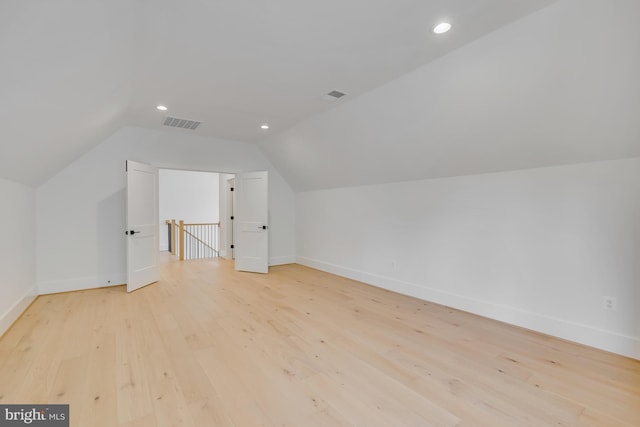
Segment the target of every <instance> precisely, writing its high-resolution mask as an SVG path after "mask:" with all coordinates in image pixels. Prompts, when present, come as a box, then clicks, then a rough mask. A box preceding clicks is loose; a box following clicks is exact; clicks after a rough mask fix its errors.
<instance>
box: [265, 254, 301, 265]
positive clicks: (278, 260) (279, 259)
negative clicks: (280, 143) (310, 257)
mask: <svg viewBox="0 0 640 427" xmlns="http://www.w3.org/2000/svg"><path fill="white" fill-rule="evenodd" d="M295 263H296V256H295V255H287V256H276V257H271V258H269V265H271V266H273V265H284V264H295Z"/></svg>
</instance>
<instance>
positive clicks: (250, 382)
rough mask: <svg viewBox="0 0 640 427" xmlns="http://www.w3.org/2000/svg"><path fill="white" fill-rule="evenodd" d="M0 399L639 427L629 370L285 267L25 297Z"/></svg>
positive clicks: (208, 415) (112, 417) (207, 271)
mask: <svg viewBox="0 0 640 427" xmlns="http://www.w3.org/2000/svg"><path fill="white" fill-rule="evenodd" d="M0 403H69V404H70V405H71V406H70V409H71V425H72V426H77V427H101V426H118V427H161V426H162V427H164V426H237V427H245V426H305V427H306V426H310V427H313V426H367V427H373V426H461V427H462V426H491V427H498V426H509V427H511V426H551V425H553V426H640V362H639V361H635V360H632V359H628V358H624V357H621V356H617V355H613V354H609V353H606V352H602V351H599V350H595V349H592V348H588V347H583V346H580V345H577V344H572V343H568V342H565V341H562V340H558V339H555V338H551V337H548V336H544V335H540V334H536V333H533V332H530V331H526V330H523V329H519V328H516V327H513V326H509V325H505V324H502V323H499V322H495V321H492V320H487V319H483V318H481V317H478V316H474V315H471V314H468V313H464V312H460V311H457V310H453V309H450V308H447V307H443V306H438V305H435V304H431V303H427V302H424V301H420V300H417V299H414V298H410V297H406V296H402V295H398V294H394V293H392V292H387V291H384V290H381V289H377V288H374V287H371V286H367V285H364V284H362V283H358V282H355V281H352V280H348V279H344V278H340V277H337V276H333V275H330V274H326V273H323V272H319V271H316V270H313V269H309V268H306V267H302V266H299V265H288V266H280V267H275V268H272V269H271V273H270V274H269V275H256V274H248V273H237V272H235V271H233V266H232V264H231V263H230V262H227V261H224V260H212V261H189V262H183V263H180V262H174V261H168V262H167V261H166V262H165V263H164V264H163V265H162V280H161V281H160V282H159V283H157V284H154V285H151V286H148V287H146V288H144V289H141V290H139V291H137V292H135V293H133V294H126V293H125V289H124V287H123V286H120V287H113V288H105V289H97V290H89V291H80V292H71V293H65V294H57V295H47V296H41V297H39V298H38V299H37V300H36V301H35V302H34V303H33V305H32V306H31V307H30V308H29V309H28V310H27V311H26V312H25V314H24V315H23V316H22V317H21V318H20V319H19V320H18V321H17V322H16V323H15V324H14V326H13V327H12V328H11V329H10V330H9V331H8V332H7V333H6V334H5V335H4V336H3V337H2V339H0Z"/></svg>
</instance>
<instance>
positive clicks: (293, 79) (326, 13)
mask: <svg viewBox="0 0 640 427" xmlns="http://www.w3.org/2000/svg"><path fill="white" fill-rule="evenodd" d="M552 3H554V1H552V0H527V1H525V0H517V1H516V0H323V1H311V0H269V1H263V0H209V1H205V0H181V1H175V0H57V1H49V0H3V1H2V8H1V11H0V77H1V78H0V101H1V102H0V119H1V124H2V126H0V177H2V178H7V179H11V180H14V181H19V182H23V183H26V184H30V185H34V186H37V185H39V184H40V183H42V182H43V181H44V180H46V179H47V178H48V177H50V176H52V175H53V174H54V173H56V172H57V171H59V170H60V169H61V168H63V167H65V166H66V165H67V164H69V163H70V162H71V161H73V160H74V159H75V158H77V157H78V156H79V155H81V154H82V153H84V152H86V151H88V150H89V149H91V148H92V147H93V146H95V144H97V143H98V142H100V141H101V140H102V139H104V138H105V137H106V136H108V135H109V134H111V133H112V132H114V131H115V130H117V129H118V128H120V127H122V126H124V125H127V124H130V125H138V126H143V127H150V128H160V127H161V121H162V119H163V117H164V114H165V113H161V112H159V111H157V110H155V106H156V105H157V104H165V105H167V106H168V107H169V111H168V112H167V113H168V114H170V115H172V116H176V117H180V118H187V119H194V120H198V121H201V122H202V125H201V126H200V128H199V129H197V130H196V131H189V132H193V133H197V134H200V135H206V136H211V137H216V138H222V139H230V140H237V141H244V142H258V141H261V140H263V139H268V138H269V137H273V135H275V134H279V133H281V132H283V131H286V130H287V129H289V128H291V127H292V126H294V125H296V124H297V123H300V122H304V121H306V120H309V119H311V118H313V117H314V116H316V115H317V114H319V113H322V112H323V111H327V110H329V109H332V108H335V107H340V106H341V105H346V103H349V102H351V100H353V99H356V98H357V97H358V95H360V94H363V93H366V92H367V91H370V90H371V89H373V88H376V87H378V86H380V85H382V84H384V83H386V82H388V81H390V80H392V79H395V78H397V77H399V76H401V75H403V74H405V73H407V72H409V71H411V70H414V69H416V68H418V67H420V66H422V65H423V64H426V63H429V62H430V61H434V60H435V59H437V58H440V57H442V56H443V55H445V54H446V53H448V52H451V51H453V50H455V49H458V48H460V47H461V46H464V45H467V44H468V43H470V42H472V41H473V40H476V39H478V38H480V37H482V36H484V35H487V34H489V33H491V32H493V31H495V30H496V29H498V28H501V27H503V26H505V25H506V24H508V23H510V22H513V21H516V20H518V19H520V18H522V17H524V16H527V15H529V14H531V13H532V12H534V11H536V10H539V9H541V8H543V7H545V6H548V5H549V4H552ZM443 19H446V20H449V21H451V22H452V23H453V24H454V31H451V32H450V33H448V34H447V35H446V36H442V37H437V36H435V35H434V34H432V32H431V28H432V27H433V25H435V24H436V23H437V22H439V21H440V20H443ZM334 89H337V90H340V91H343V92H347V93H348V94H349V95H348V96H347V97H345V98H343V100H340V101H337V102H333V103H331V102H327V101H325V100H323V99H322V95H323V94H326V93H327V92H329V91H331V90H334ZM263 123H269V125H270V127H271V128H270V129H269V130H268V131H267V132H265V131H263V130H261V129H260V125H261V124H263ZM267 152H269V150H267ZM272 155H273V156H280V155H279V154H278V152H277V150H273V152H272ZM282 159H283V157H282V156H280V157H279V158H276V159H275V160H276V163H278V162H280V163H281V162H282ZM290 177H291V178H292V179H296V175H295V174H293V173H292V174H290ZM302 187H303V188H304V187H305V186H302Z"/></svg>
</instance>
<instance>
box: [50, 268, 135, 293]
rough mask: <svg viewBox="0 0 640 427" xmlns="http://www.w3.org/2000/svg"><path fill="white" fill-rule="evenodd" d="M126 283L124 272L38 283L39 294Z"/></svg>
mask: <svg viewBox="0 0 640 427" xmlns="http://www.w3.org/2000/svg"><path fill="white" fill-rule="evenodd" d="M126 283H127V277H126V275H125V274H122V273H120V274H113V275H110V276H103V277H95V276H91V277H77V278H75V279H65V280H49V281H46V282H40V283H38V290H39V291H40V295H46V294H56V293H59V292H70V291H82V290H86V289H96V288H106V287H109V286H118V285H124V284H126Z"/></svg>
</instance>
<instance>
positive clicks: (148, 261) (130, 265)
mask: <svg viewBox="0 0 640 427" xmlns="http://www.w3.org/2000/svg"><path fill="white" fill-rule="evenodd" d="M126 215H127V228H126V231H125V233H126V238H127V292H132V291H134V290H136V289H139V288H141V287H143V286H146V285H149V284H151V283H153V282H157V281H158V280H160V269H159V267H158V238H159V225H158V168H156V167H155V166H151V165H146V164H144V163H138V162H133V161H131V160H127V214H126Z"/></svg>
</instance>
